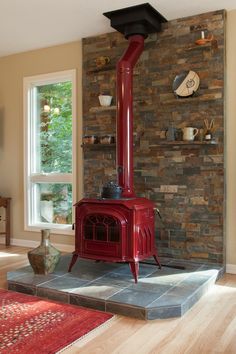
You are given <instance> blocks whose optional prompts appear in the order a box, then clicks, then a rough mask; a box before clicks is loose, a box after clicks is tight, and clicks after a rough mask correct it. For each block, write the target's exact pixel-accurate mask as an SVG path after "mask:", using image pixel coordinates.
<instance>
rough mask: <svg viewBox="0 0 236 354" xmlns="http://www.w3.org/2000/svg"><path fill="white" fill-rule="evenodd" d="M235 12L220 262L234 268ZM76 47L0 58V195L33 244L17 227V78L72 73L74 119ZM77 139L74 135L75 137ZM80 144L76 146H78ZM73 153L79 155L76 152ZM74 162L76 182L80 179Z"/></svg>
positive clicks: (68, 239) (232, 16)
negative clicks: (9, 202)
mask: <svg viewBox="0 0 236 354" xmlns="http://www.w3.org/2000/svg"><path fill="white" fill-rule="evenodd" d="M235 37H236V10H233V11H230V12H228V14H227V51H226V53H227V55H226V56H227V72H226V79H227V91H226V106H227V109H226V124H227V129H226V132H227V162H226V166H227V183H226V184H227V203H226V204H227V219H226V233H227V238H226V251H227V254H226V263H227V264H232V265H235V266H236V161H235V160H236V152H235V151H236V148H235V145H236V67H235V63H236V41H235ZM81 55H82V54H81V43H80V42H74V43H69V44H66V45H61V46H56V47H51V48H46V49H42V50H36V51H32V52H27V53H21V54H18V55H12V56H9V57H5V58H0V193H1V194H2V195H4V196H11V197H12V216H13V218H12V219H13V221H12V227H13V237H14V238H15V239H17V238H18V239H25V240H27V239H28V240H39V235H38V234H37V233H33V232H25V231H24V225H23V219H24V218H23V113H22V112H23V103H22V102H23V98H22V86H23V83H22V82H23V77H24V76H31V75H37V74H43V73H48V72H55V71H60V70H68V69H74V68H76V69H77V73H78V89H77V97H78V109H79V110H78V117H79V118H80V117H81V90H80V89H81V70H82V69H81V62H82V60H81ZM78 136H79V134H78ZM79 144H80V141H78V146H79ZM78 151H80V150H79V149H78ZM80 167H81V161H79V163H78V182H79V181H80V180H81V168H80ZM53 241H54V242H57V243H68V244H73V242H74V240H73V237H72V236H59V235H56V236H55V237H54V239H53Z"/></svg>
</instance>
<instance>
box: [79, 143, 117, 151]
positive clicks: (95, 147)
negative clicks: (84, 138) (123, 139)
mask: <svg viewBox="0 0 236 354" xmlns="http://www.w3.org/2000/svg"><path fill="white" fill-rule="evenodd" d="M81 147H82V148H83V149H94V150H96V149H100V148H108V147H111V148H114V147H116V144H82V145H81Z"/></svg>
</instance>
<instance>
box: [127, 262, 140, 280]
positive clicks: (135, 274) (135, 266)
mask: <svg viewBox="0 0 236 354" xmlns="http://www.w3.org/2000/svg"><path fill="white" fill-rule="evenodd" d="M129 267H130V270H131V272H132V274H133V277H134V281H135V283H137V282H138V272H139V262H130V263H129Z"/></svg>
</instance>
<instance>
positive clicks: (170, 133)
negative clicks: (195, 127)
mask: <svg viewBox="0 0 236 354" xmlns="http://www.w3.org/2000/svg"><path fill="white" fill-rule="evenodd" d="M175 139H176V128H175V127H173V126H170V127H169V128H168V129H167V131H166V140H167V141H174V140H175Z"/></svg>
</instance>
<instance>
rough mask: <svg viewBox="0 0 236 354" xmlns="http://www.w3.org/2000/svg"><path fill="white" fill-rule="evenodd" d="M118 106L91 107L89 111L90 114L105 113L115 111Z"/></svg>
mask: <svg viewBox="0 0 236 354" xmlns="http://www.w3.org/2000/svg"><path fill="white" fill-rule="evenodd" d="M115 110H116V106H98V107H91V108H90V109H89V112H90V113H99V112H104V111H115Z"/></svg>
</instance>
